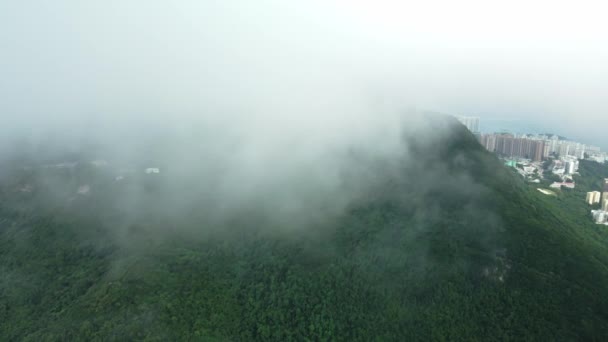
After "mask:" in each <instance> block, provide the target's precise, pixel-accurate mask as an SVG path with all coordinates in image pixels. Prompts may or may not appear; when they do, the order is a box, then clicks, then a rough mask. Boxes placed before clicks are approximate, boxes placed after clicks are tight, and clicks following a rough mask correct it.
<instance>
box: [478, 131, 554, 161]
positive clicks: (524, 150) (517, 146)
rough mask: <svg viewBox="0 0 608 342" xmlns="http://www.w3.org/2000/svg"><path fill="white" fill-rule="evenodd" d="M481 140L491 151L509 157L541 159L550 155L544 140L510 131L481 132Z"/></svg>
mask: <svg viewBox="0 0 608 342" xmlns="http://www.w3.org/2000/svg"><path fill="white" fill-rule="evenodd" d="M478 137H479V142H480V143H481V145H483V147H485V148H486V149H487V150H488V151H490V152H495V153H497V154H499V155H502V156H506V157H509V158H514V157H517V158H525V159H531V160H533V161H541V160H543V159H544V158H546V157H548V156H549V152H548V150H547V148H546V145H545V142H544V141H543V140H537V139H529V138H527V137H518V136H516V135H513V134H508V133H493V134H481V135H479V136H478Z"/></svg>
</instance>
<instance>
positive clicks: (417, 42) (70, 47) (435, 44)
mask: <svg viewBox="0 0 608 342" xmlns="http://www.w3.org/2000/svg"><path fill="white" fill-rule="evenodd" d="M607 10H608V8H607V7H606V5H604V4H603V3H602V2H591V1H568V2H565V1H519V0H518V1H501V2H498V1H416V2H411V1H389V0H375V1H364V0H350V1H348V0H334V1H279V0H261V1H245V0H241V1H194V0H182V1H153V0H148V1H144V0H132V1H124V0H121V1H117V0H110V1H76V0H74V1H70V0H57V1H42V0H41V1H31V0H4V1H1V2H0V118H1V119H2V122H3V126H2V127H3V128H4V131H5V132H19V133H18V134H26V133H23V132H24V131H22V129H24V128H26V130H27V129H30V128H32V127H38V128H37V129H41V130H45V129H51V130H66V129H70V128H72V129H75V128H76V127H81V126H80V125H83V124H89V125H90V124H95V125H96V126H100V125H108V127H112V125H117V124H118V123H121V124H122V123H125V122H126V123H125V124H126V125H128V124H129V123H132V122H138V121H139V120H142V119H145V120H157V121H158V122H169V121H180V120H182V121H185V122H186V121H188V120H190V119H191V118H193V117H204V118H205V119H206V120H215V119H217V118H218V117H219V116H222V117H223V118H224V119H225V118H226V117H227V118H229V120H233V121H234V122H247V123H248V124H251V123H252V122H256V123H257V124H258V125H260V126H263V125H277V126H279V125H280V126H284V125H286V123H287V122H289V123H290V124H291V125H293V126H299V125H303V124H310V125H320V123H322V124H323V125H324V126H326V127H328V128H331V129H334V128H336V127H341V126H342V125H341V123H342V122H344V120H349V118H350V117H351V116H355V117H356V118H357V120H360V121H361V120H363V119H361V118H362V117H363V116H365V119H364V121H365V122H370V121H373V120H374V117H373V114H374V113H373V104H374V103H378V102H382V103H387V102H389V103H391V104H394V106H396V107H398V106H413V107H416V108H421V109H429V110H438V111H442V112H446V113H452V114H464V115H476V116H480V117H482V119H483V118H490V119H491V118H501V119H507V118H508V119H525V120H529V121H530V122H532V123H535V124H536V126H539V124H540V126H542V127H546V130H547V131H555V132H556V133H560V134H562V135H566V136H570V137H573V138H578V139H579V140H584V142H587V143H592V144H598V145H601V146H602V147H603V148H604V149H608V134H607V133H606V129H607V128H608V99H607V97H606V94H607V89H608V63H607V61H608V20H606V13H608V11H607ZM370 108H372V109H370ZM329 113H331V114H329ZM366 115H367V116H366ZM259 117H265V118H267V120H262V121H257V119H254V118H259ZM268 118H270V119H268ZM260 122H263V124H262V123H260ZM294 122H295V123H294ZM13 126H14V127H15V128H14V129H13ZM9 127H10V128H9ZM15 134H17V133H15Z"/></svg>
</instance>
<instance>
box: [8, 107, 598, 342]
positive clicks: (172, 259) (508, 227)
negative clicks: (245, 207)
mask: <svg viewBox="0 0 608 342" xmlns="http://www.w3.org/2000/svg"><path fill="white" fill-rule="evenodd" d="M446 127H447V130H448V132H449V134H441V135H438V136H437V137H432V138H429V139H424V142H421V141H416V140H412V139H407V138H406V139H405V140H406V141H405V144H404V148H407V151H408V156H410V158H407V159H404V160H389V161H387V160H375V159H373V158H368V157H361V167H365V168H367V169H368V170H369V171H370V172H372V173H373V174H375V175H377V177H375V180H374V181H373V182H371V183H370V184H369V188H368V191H366V193H365V195H364V196H359V197H357V198H356V199H354V200H353V201H352V203H351V205H350V206H349V207H348V208H347V209H346V210H345V212H344V213H343V214H342V215H339V216H337V217H331V218H329V219H327V221H324V222H322V223H317V224H315V225H311V226H310V227H307V229H297V230H289V229H281V227H278V226H276V225H277V224H276V223H269V222H268V221H265V220H264V219H263V218H259V217H257V216H256V215H255V213H251V214H250V215H245V214H243V215H241V216H239V217H234V218H232V219H231V220H230V221H225V222H223V223H217V222H216V223H209V222H207V221H205V220H202V219H200V216H199V215H198V214H197V213H192V215H184V214H183V213H182V214H180V216H179V217H175V216H171V215H168V214H166V213H158V212H155V211H154V210H151V209H146V208H147V207H146V204H145V203H143V204H141V208H138V210H139V209H141V211H140V212H139V214H138V215H135V216H136V217H135V218H133V217H127V216H129V213H128V212H124V211H121V210H120V207H119V206H118V205H117V203H120V201H121V195H120V190H119V189H117V188H114V187H115V186H116V185H115V182H112V180H111V179H110V178H109V177H107V176H106V175H104V174H103V173H102V172H99V171H96V170H94V169H86V168H85V169H79V170H78V171H77V172H71V173H65V172H63V173H62V172H59V171H57V172H55V174H54V175H53V177H55V178H56V179H55V178H53V179H54V180H55V181H53V182H51V181H49V178H48V176H45V177H44V179H45V181H44V182H43V181H40V179H42V178H40V177H39V175H38V174H37V173H36V172H35V171H31V172H21V171H15V172H12V173H11V176H6V177H4V178H3V182H2V188H1V190H0V191H1V193H0V195H1V202H0V271H1V275H0V339H1V340H26V341H28V340H29V341H44V340H51V341H52V340H87V341H90V340H99V341H101V340H104V341H105V340H159V341H161V340H162V341H167V340H202V341H213V340H217V341H225V340H234V341H252V340H262V341H304V340H311V341H312V340H314V341H325V340H327V341H330V340H336V341H356V340H360V341H370V340H372V341H373V340H378V341H391V340H393V341H411V340H420V341H429V340H438V341H454V340H466V341H475V340H477V341H488V340H539V341H549V340H565V341H572V340H598V341H600V340H602V341H603V340H604V339H605V337H606V336H608V296H606V294H607V293H608V248H607V247H608V234H606V228H603V227H602V226H596V225H594V224H593V223H592V222H591V220H590V218H589V217H588V216H589V215H588V210H589V208H588V207H586V205H585V203H584V201H583V200H584V191H586V190H587V188H589V189H591V188H592V187H594V186H597V185H598V182H599V181H600V178H601V177H604V176H608V168H607V167H605V166H600V165H598V164H593V163H585V162H583V163H582V164H581V174H582V179H579V180H578V188H577V189H575V190H574V191H565V190H564V191H563V192H560V193H559V194H558V196H557V197H552V196H545V195H542V194H540V193H539V192H538V191H536V189H535V188H532V187H529V186H528V185H527V184H525V183H524V182H523V180H521V179H520V177H519V176H518V175H517V174H515V173H514V172H512V171H511V170H509V169H507V168H505V167H503V166H502V165H501V163H500V162H499V161H498V160H497V159H496V158H495V157H494V156H493V155H491V154H489V153H487V152H486V151H484V150H483V149H482V148H481V147H480V146H479V145H478V144H477V142H476V140H475V139H474V137H473V136H472V135H470V134H469V133H468V132H467V131H466V130H465V129H464V128H463V127H461V126H460V125H458V124H456V123H455V122H454V121H452V120H450V119H447V118H441V119H437V118H436V119H431V122H430V123H429V128H428V129H429V132H433V131H436V130H442V131H443V130H445V129H446ZM411 156H413V158H411ZM357 158H358V157H357ZM412 160H414V161H415V162H412ZM75 178H76V180H74V179H75ZM57 179H60V180H61V182H59V181H56V180H57ZM82 179H87V180H88V182H89V183H91V184H93V185H94V186H96V187H97V188H100V189H104V191H99V192H97V193H94V194H92V195H91V196H83V198H78V200H72V201H70V200H69V199H68V200H66V199H65V198H67V197H68V195H67V194H65V193H63V192H62V191H63V189H65V188H67V187H69V186H71V187H74V186H77V185H78V184H79V182H78V181H79V180H82ZM32 182H34V183H35V184H36V185H37V187H36V190H35V191H33V192H32V193H29V192H19V191H15V190H14V189H15V188H18V187H19V186H21V185H22V184H24V183H32ZM36 182H38V183H36ZM146 182H147V181H143V182H141V183H133V184H130V185H129V186H131V187H133V188H137V189H139V190H140V191H141V192H142V193H148V194H154V193H155V192H156V191H161V190H159V189H158V187H162V185H158V184H149V183H146ZM52 184H63V186H62V187H55V188H53V189H51V188H52ZM51 190H52V191H51ZM152 197H153V196H152ZM153 207H154V206H150V208H153ZM203 216H204V215H203ZM127 222H128V223H127ZM285 224H286V225H288V224H287V223H285ZM180 227H189V228H188V229H181V228H180ZM199 227H200V229H196V228H199ZM202 232H204V233H202Z"/></svg>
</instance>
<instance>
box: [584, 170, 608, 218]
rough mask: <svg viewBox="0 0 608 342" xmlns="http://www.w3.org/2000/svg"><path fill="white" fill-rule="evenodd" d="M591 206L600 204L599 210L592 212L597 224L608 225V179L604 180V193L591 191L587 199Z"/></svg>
mask: <svg viewBox="0 0 608 342" xmlns="http://www.w3.org/2000/svg"><path fill="white" fill-rule="evenodd" d="M586 201H587V203H589V205H594V204H598V203H599V204H600V209H599V210H591V215H593V219H594V220H595V223H598V224H606V225H608V222H607V221H608V178H606V179H604V188H603V193H600V192H599V191H591V192H588V193H587V198H586Z"/></svg>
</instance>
